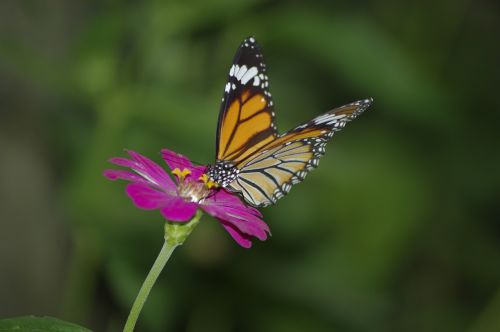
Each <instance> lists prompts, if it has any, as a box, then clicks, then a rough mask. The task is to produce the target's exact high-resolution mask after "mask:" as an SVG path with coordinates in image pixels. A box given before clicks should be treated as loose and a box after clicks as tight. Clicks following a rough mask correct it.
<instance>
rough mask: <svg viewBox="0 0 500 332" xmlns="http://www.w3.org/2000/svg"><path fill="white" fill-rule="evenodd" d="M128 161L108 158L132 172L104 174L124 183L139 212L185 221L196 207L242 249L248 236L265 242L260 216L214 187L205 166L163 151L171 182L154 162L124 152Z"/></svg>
mask: <svg viewBox="0 0 500 332" xmlns="http://www.w3.org/2000/svg"><path fill="white" fill-rule="evenodd" d="M127 152H128V154H129V155H130V157H131V159H127V158H112V159H111V160H110V162H111V163H113V164H115V165H118V166H123V167H127V168H129V169H131V170H132V172H131V171H129V170H114V169H109V170H106V171H104V176H106V177H107V178H108V179H110V180H117V179H122V180H127V181H130V182H131V183H129V184H128V185H127V188H126V192H127V194H128V196H129V197H130V199H132V202H134V204H135V206H137V207H138V208H140V209H146V210H155V209H159V210H160V213H161V214H162V215H163V217H164V218H165V219H167V220H169V221H176V222H186V221H188V220H190V219H191V218H192V217H193V216H194V214H195V213H196V210H197V209H198V208H200V209H203V210H204V211H205V212H207V213H208V214H210V215H211V216H213V217H215V218H216V219H217V220H219V222H220V223H221V224H222V226H224V228H225V229H226V230H227V231H228V232H229V234H230V235H231V236H232V237H233V239H234V240H235V241H236V242H237V243H238V244H239V245H241V246H242V247H245V248H250V247H251V246H252V242H251V240H250V239H251V237H252V236H254V237H256V238H258V239H259V240H261V241H264V240H266V239H267V233H269V227H268V226H267V224H266V223H265V222H264V221H263V220H261V218H262V214H261V213H260V212H259V211H258V210H257V209H255V208H253V207H249V206H247V205H245V204H244V203H243V202H242V201H241V200H240V198H239V197H238V196H236V195H235V194H231V193H229V192H228V191H226V190H225V189H223V188H217V189H216V188H214V184H213V183H211V182H210V181H209V180H208V177H207V176H206V174H205V170H206V167H204V166H194V165H193V164H192V163H191V161H189V159H188V158H186V157H185V156H183V155H180V154H177V153H175V152H172V151H170V150H167V149H163V150H162V157H163V159H164V160H165V162H166V163H167V164H168V166H169V167H170V169H171V170H172V173H173V174H174V175H175V177H174V180H172V179H171V178H170V176H169V175H168V174H167V172H166V171H165V170H164V169H163V168H162V167H160V166H159V165H158V164H156V163H155V162H153V161H151V160H150V159H148V158H146V157H144V156H142V155H141V154H139V153H137V152H134V151H130V150H129V151H127Z"/></svg>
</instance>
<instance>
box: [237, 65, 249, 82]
mask: <svg viewBox="0 0 500 332" xmlns="http://www.w3.org/2000/svg"><path fill="white" fill-rule="evenodd" d="M246 72H247V66H245V65H243V66H241V67H240V70H238V72H237V73H236V78H237V79H238V81H240V80H241V78H242V77H243V75H245V73H246Z"/></svg>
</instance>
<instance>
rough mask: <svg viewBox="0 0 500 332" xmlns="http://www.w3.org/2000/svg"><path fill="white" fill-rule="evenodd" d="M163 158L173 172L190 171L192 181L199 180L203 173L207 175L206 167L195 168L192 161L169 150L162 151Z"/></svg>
mask: <svg viewBox="0 0 500 332" xmlns="http://www.w3.org/2000/svg"><path fill="white" fill-rule="evenodd" d="M161 156H162V158H163V160H165V162H166V163H167V165H168V167H170V169H171V170H174V169H176V168H178V169H179V170H181V171H182V170H184V169H188V170H190V171H191V174H190V175H188V176H190V177H191V179H193V180H195V181H196V180H198V178H199V177H200V176H201V175H202V174H203V173H205V170H206V167H205V166H194V165H193V163H191V161H190V160H189V159H188V158H187V157H186V156H184V155H182V154H179V153H175V152H173V151H170V150H168V149H162V150H161Z"/></svg>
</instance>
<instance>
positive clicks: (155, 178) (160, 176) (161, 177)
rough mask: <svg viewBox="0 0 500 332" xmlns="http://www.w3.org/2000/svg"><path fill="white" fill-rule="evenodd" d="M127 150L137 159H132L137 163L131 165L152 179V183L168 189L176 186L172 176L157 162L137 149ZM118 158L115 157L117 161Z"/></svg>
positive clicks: (146, 177)
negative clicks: (136, 150)
mask: <svg viewBox="0 0 500 332" xmlns="http://www.w3.org/2000/svg"><path fill="white" fill-rule="evenodd" d="M127 152H128V153H129V155H130V156H131V157H132V158H133V159H134V160H135V161H130V162H131V163H135V164H133V165H132V166H130V167H131V168H132V169H133V170H134V171H136V172H137V173H139V174H140V175H141V176H142V177H144V178H145V179H146V180H148V181H150V182H151V184H153V185H156V186H158V187H160V188H163V189H167V190H172V189H173V188H175V184H174V182H173V181H172V179H171V178H170V176H169V175H168V174H167V172H165V170H164V169H163V168H161V167H160V166H159V165H158V164H157V163H155V162H154V161H152V160H150V159H149V158H147V157H145V156H143V155H141V154H139V153H137V152H135V151H132V150H128V151H127ZM116 159H118V158H115V159H114V161H115V163H116V161H117V160H116ZM119 162H124V160H120V159H119Z"/></svg>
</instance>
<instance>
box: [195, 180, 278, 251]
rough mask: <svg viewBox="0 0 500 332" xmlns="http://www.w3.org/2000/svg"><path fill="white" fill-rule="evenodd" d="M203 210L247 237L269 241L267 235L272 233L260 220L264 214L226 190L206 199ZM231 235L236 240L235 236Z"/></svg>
mask: <svg viewBox="0 0 500 332" xmlns="http://www.w3.org/2000/svg"><path fill="white" fill-rule="evenodd" d="M201 208H202V209H203V210H205V211H206V212H207V213H208V214H210V215H212V216H213V217H215V218H217V219H219V220H221V222H223V224H224V225H227V224H230V225H231V226H232V227H233V229H236V230H238V232H240V233H243V234H245V235H249V236H255V237H257V238H258V239H259V240H262V241H264V240H266V239H267V233H270V232H269V227H268V226H267V224H266V223H265V222H264V221H263V220H261V219H260V218H261V217H262V214H261V213H260V212H259V211H258V210H257V209H255V208H252V207H249V206H246V205H245V204H244V203H243V202H242V201H241V200H240V199H239V198H238V197H237V196H236V195H234V194H230V193H228V192H226V191H225V190H224V189H222V190H219V191H218V192H217V193H216V194H215V195H213V196H211V197H210V198H208V199H206V200H205V202H204V203H203V205H202V206H201ZM226 229H227V228H226ZM231 235H232V236H233V238H235V235H233V234H231ZM235 239H236V238H235ZM242 241H243V240H242ZM238 243H239V242H238Z"/></svg>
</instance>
